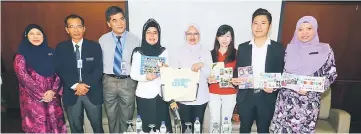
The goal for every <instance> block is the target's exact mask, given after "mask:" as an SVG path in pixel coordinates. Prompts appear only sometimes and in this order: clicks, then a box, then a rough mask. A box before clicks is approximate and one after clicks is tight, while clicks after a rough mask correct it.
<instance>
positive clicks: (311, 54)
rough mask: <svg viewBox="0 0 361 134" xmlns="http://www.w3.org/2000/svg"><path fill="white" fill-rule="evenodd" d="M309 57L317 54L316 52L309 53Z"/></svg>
mask: <svg viewBox="0 0 361 134" xmlns="http://www.w3.org/2000/svg"><path fill="white" fill-rule="evenodd" d="M309 54H310V55H313V54H318V52H311V53H309Z"/></svg>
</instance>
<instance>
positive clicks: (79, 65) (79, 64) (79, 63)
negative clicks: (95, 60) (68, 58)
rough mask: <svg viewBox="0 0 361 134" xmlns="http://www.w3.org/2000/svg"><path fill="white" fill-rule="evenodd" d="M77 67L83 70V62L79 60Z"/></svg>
mask: <svg viewBox="0 0 361 134" xmlns="http://www.w3.org/2000/svg"><path fill="white" fill-rule="evenodd" d="M77 67H78V68H83V60H77Z"/></svg>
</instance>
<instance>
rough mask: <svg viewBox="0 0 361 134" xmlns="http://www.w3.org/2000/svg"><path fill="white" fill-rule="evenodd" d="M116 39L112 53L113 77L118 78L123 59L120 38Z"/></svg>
mask: <svg viewBox="0 0 361 134" xmlns="http://www.w3.org/2000/svg"><path fill="white" fill-rule="evenodd" d="M116 38H117V39H118V41H117V43H116V47H115V53H114V66H113V72H114V74H115V75H118V76H119V75H121V74H122V69H121V64H122V59H123V55H122V53H123V52H122V51H123V50H122V43H121V42H120V38H121V36H116Z"/></svg>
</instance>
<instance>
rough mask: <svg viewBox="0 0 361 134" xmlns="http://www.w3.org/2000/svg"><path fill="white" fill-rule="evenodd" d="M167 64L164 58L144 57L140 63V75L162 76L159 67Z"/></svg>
mask: <svg viewBox="0 0 361 134" xmlns="http://www.w3.org/2000/svg"><path fill="white" fill-rule="evenodd" d="M163 63H165V58H164V57H156V56H144V55H142V58H141V63H140V74H141V75H143V74H147V73H155V74H156V75H159V74H160V70H159V66H160V65H162V64H163Z"/></svg>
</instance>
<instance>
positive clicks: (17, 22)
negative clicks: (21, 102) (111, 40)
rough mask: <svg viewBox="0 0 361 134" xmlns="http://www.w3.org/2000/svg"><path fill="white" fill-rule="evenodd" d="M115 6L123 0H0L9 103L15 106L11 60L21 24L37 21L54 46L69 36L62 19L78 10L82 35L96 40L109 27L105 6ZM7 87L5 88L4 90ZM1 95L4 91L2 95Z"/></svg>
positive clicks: (2, 52) (122, 2)
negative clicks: (26, 0)
mask: <svg viewBox="0 0 361 134" xmlns="http://www.w3.org/2000/svg"><path fill="white" fill-rule="evenodd" d="M112 5H114V6H119V7H121V8H122V9H123V10H124V12H125V11H126V10H125V7H126V2H125V1H109V2H9V1H7V2H1V33H2V34H1V56H2V58H3V60H4V62H5V67H6V70H7V72H6V73H4V74H2V75H3V79H4V85H3V88H2V89H3V90H5V91H3V90H2V93H4V94H6V95H5V96H6V98H7V102H8V103H9V106H10V107H18V91H17V82H16V77H15V75H14V71H13V65H12V60H13V56H14V54H15V53H16V51H17V48H18V45H19V43H20V41H21V39H22V36H23V31H24V28H25V27H26V26H27V25H28V24H31V23H35V24H39V25H40V26H42V27H43V28H44V31H45V33H46V34H47V37H48V40H49V45H50V47H52V48H55V47H56V45H57V43H59V42H61V41H64V40H67V39H69V37H68V35H67V33H66V31H65V25H64V19H65V17H66V16H67V15H69V14H72V13H74V14H78V15H80V16H82V17H83V18H84V22H85V27H86V32H85V38H87V39H90V40H94V41H97V40H98V39H99V38H100V36H101V35H102V34H104V33H106V32H109V31H110V28H109V27H108V26H107V24H106V21H105V10H106V9H107V8H108V7H109V6H112ZM6 91H8V92H6ZM2 96H4V95H2Z"/></svg>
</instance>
